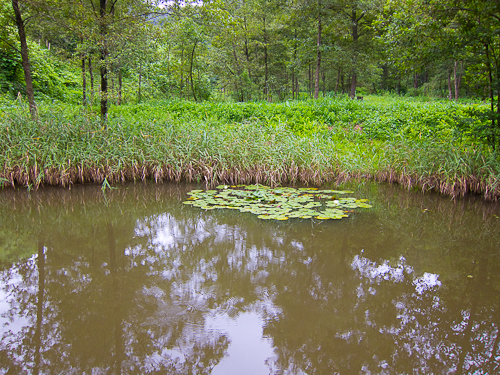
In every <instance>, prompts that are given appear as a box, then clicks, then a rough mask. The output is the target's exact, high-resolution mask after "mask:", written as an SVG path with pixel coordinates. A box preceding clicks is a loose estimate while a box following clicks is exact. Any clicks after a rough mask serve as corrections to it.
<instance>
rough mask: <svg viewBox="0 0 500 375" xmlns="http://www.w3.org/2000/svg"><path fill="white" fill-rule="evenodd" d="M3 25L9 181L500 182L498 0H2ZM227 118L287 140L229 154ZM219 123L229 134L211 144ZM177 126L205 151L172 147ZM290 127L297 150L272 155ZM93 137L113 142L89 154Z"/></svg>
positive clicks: (0, 76) (479, 187)
mask: <svg viewBox="0 0 500 375" xmlns="http://www.w3.org/2000/svg"><path fill="white" fill-rule="evenodd" d="M0 25H1V28H0V87H1V90H0V91H1V103H2V104H1V105H2V110H3V112H2V125H3V126H2V133H1V134H0V135H1V136H2V143H3V144H4V146H3V147H4V150H3V152H2V158H3V160H2V165H3V170H2V173H1V175H0V182H1V183H10V184H12V185H14V183H21V184H25V185H27V186H31V185H34V186H38V185H39V184H41V183H47V184H51V183H56V184H58V183H62V184H63V185H64V184H67V183H73V182H78V181H80V182H83V181H85V180H87V181H88V180H92V181H98V182H102V181H104V180H106V181H107V179H110V180H119V179H122V180H123V179H128V178H130V177H132V178H135V177H137V176H139V177H141V178H145V177H146V176H150V177H151V176H154V178H155V179H162V178H176V179H180V178H181V176H183V177H186V176H189V178H188V179H195V180H203V179H205V180H207V181H208V180H228V179H229V180H239V179H241V178H242V177H241V176H243V175H246V176H247V177H245V178H246V179H247V180H251V179H253V180H258V179H259V178H257V177H256V176H258V175H261V174H262V175H263V176H265V177H263V179H264V180H266V181H268V182H272V183H279V182H283V181H293V180H294V179H299V180H301V181H303V182H307V181H309V180H310V177H307V176H316V177H313V178H312V180H313V182H321V181H323V180H325V179H326V180H328V179H329V178H331V177H325V176H326V175H328V173H330V174H331V176H336V178H338V177H339V176H340V175H342V176H346V175H347V176H349V175H357V176H361V175H370V176H375V177H377V176H378V178H380V179H382V180H384V179H386V180H396V181H399V182H402V183H405V184H407V185H410V186H411V185H412V184H416V185H418V186H424V187H425V186H426V187H427V188H432V189H438V190H441V191H442V192H448V193H450V194H451V195H457V194H464V193H466V192H478V193H481V194H484V196H485V197H488V198H492V199H496V197H497V196H499V195H500V193H499V190H500V188H499V186H498V185H499V184H498V181H499V179H498V177H497V176H498V170H499V167H498V165H499V160H498V153H497V149H498V145H499V140H500V115H499V114H500V105H499V100H500V96H499V95H498V90H499V86H500V85H499V82H500V1H496V0H495V1H491V0H490V1H487V0H445V1H436V0H350V1H346V0H315V1H309V0H288V1H287V0H273V1H264V0H238V1H231V0H215V1H207V2H203V1H196V2H177V1H168V2H165V1H146V0H99V1H96V0H70V1H57V0H44V1H39V0H12V1H10V0H0ZM368 95H378V98H377V97H374V96H370V97H369V99H368V97H367V96H368ZM25 98H26V99H25ZM348 98H351V99H348ZM362 98H364V99H365V100H364V101H361V100H360V99H362ZM396 98H406V99H405V100H403V101H401V100H399V99H396ZM411 98H414V99H411ZM14 99H15V100H14ZM352 99H354V100H352ZM436 99H446V101H448V103H445V102H444V101H443V100H441V101H439V100H437V101H436ZM26 101H27V102H28V107H29V110H30V111H29V113H30V118H31V120H29V121H28V118H26V117H23V113H24V112H23V108H24V105H25V103H26ZM188 101H189V102H188ZM194 102H204V103H201V104H195V103H194ZM189 103H191V104H189ZM231 103H232V104H231ZM238 103H242V104H238ZM51 116H52V117H51ZM97 117H99V121H97ZM69 123H71V125H67V124H69ZM181 123H182V124H183V125H182V126H183V128H182V131H181V129H180V128H179V127H180V126H181ZM65 124H66V125H65ZM124 124H128V125H127V126H124ZM131 124H132V125H131ZM160 124H161V125H160ZM186 124H188V125H189V126H188V125H186ZM215 124H217V125H216V126H215ZM235 124H237V125H238V126H235ZM249 124H250V125H249ZM65 126H67V127H68V129H69V130H68V129H66V130H65V133H64V132H63V133H61V132H62V131H63V130H64V127H65ZM186 126H188V128H189V127H190V128H189V129H191V130H189V129H188V128H186ZM159 127H161V129H160V128H159ZM247 127H248V128H252V130H248V129H247ZM123 128H125V129H126V130H123ZM215 128H217V129H218V130H219V131H220V132H221V134H222V133H224V132H225V133H227V132H228V131H230V132H233V133H231V137H230V138H231V140H232V141H233V143H234V141H235V140H237V139H239V138H238V137H243V138H241V141H242V142H243V141H244V138H245V137H249V134H247V133H245V131H246V130H244V129H247V130H248V131H257V130H259V129H260V131H262V129H265V131H266V132H267V133H268V134H267V135H269V134H271V133H273V132H274V133H273V134H275V135H276V140H274V139H272V142H271V143H270V141H269V140H268V139H267V138H266V139H262V144H261V145H260V148H259V147H257V146H258V142H257V140H259V139H260V138H262V137H261V136H260V135H258V134H256V133H253V134H252V135H251V137H252V138H246V139H253V140H254V142H253V149H252V150H250V151H248V152H249V154H248V153H246V152H245V151H244V150H243V151H242V148H241V147H240V148H239V149H238V148H236V149H235V148H234V146H230V145H227V147H226V148H227V149H228V150H229V149H232V151H233V153H236V154H240V155H243V156H241V159H239V160H238V161H236V162H235V161H234V160H233V161H228V160H227V158H228V157H229V156H221V151H220V145H222V144H224V142H229V140H225V141H224V140H220V139H219V138H218V137H219V136H218V135H216V134H212V133H210V132H213V131H215V130H214V129H215ZM14 129H15V130H16V131H17V132H18V134H17V135H16V137H18V138H15V137H14ZM117 129H120V132H123V133H120V134H118V133H116V131H117ZM165 129H167V130H168V129H171V130H168V131H167V130H165ZM200 129H201V130H202V131H201V133H203V132H204V133H203V134H204V135H203V137H202V141H200V142H202V143H200V144H199V145H198V146H199V149H197V148H196V147H197V146H196V142H195V140H196V139H198V138H197V137H199V136H198V134H199V133H200ZM270 129H271V130H272V131H271V133H269V131H270ZM191 131H192V132H194V133H193V134H191V133H190V132H191ZM51 132H54V133H53V134H52V133H51ZM82 132H83V133H85V134H83V133H82ZM99 132H102V134H101V135H100V137H102V139H101V138H99V139H97V138H98V134H100V133H99ZM165 132H167V133H168V135H167V136H166V135H165V134H166V133H165ZM207 132H208V133H207ZM234 132H242V134H239V135H238V134H235V133H234ZM287 132H290V134H289V135H288V133H287ZM174 133H175V134H178V133H179V134H181V135H175V136H174ZM195 133H196V134H195ZM209 133H210V134H209ZM190 134H191V135H190ZM207 134H209V137H208V138H210V139H212V140H217V142H219V143H217V142H215V143H214V146H213V147H214V148H213V149H212V150H211V151H212V152H208V153H207V151H206V150H207V145H206V144H203V142H207V139H208V138H207ZM259 134H260V133H259ZM287 136H289V137H291V138H289V139H288V140H286V141H283V137H287ZM85 137H90V138H89V139H90V141H89V140H88V139H87V138H85ZM162 137H163V138H162ZM175 137H177V138H182V137H187V138H185V139H184V142H183V143H179V145H178V146H179V147H178V148H179V149H183V147H184V148H186V147H187V146H186V142H187V141H189V147H188V148H189V151H188V152H187V154H186V151H185V150H184V151H182V152H181V151H178V152H177V153H174V154H171V155H170V157H166V156H165V155H166V153H168V152H167V151H166V150H171V149H172V148H175V147H173V145H174V144H175V142H176V138H175ZM190 137H191V138H190ZM293 137H295V138H293ZM314 137H316V138H317V140H316V142H319V143H315V144H314V145H313V144H312V143H311V138H314ZM318 137H319V138H318ZM148 138H150V139H148ZM278 138H279V139H280V141H279V144H280V145H281V146H280V147H282V145H284V144H285V145H287V144H288V145H289V146H290V150H292V149H293V150H294V151H290V154H288V155H283V152H278V153H277V154H276V160H274V161H270V160H269V159H268V156H266V155H271V154H273V153H276V144H277V143H278V141H277V139H278ZM114 139H115V140H116V142H117V143H116V144H114V143H112V142H113V140H114ZM139 139H140V140H141V142H146V143H144V144H142V143H141V144H139V143H138V142H139ZM304 139H306V142H309V145H310V147H311V149H310V150H305V149H304V147H305V146H302V149H301V147H298V146H297V142H304ZM54 140H56V143H53V141H54ZM129 141H130V142H131V143H130V149H129V151H128V152H129V154H128V155H123V153H122V154H119V155H114V154H110V152H111V151H110V150H111V149H117V148H120V149H121V148H122V146H123V148H126V147H125V146H127V145H129V143H127V142H129ZM158 141H160V143H161V142H163V143H164V144H163V146H164V148H165V149H162V150H161V151H160V150H157V151H158V154H157V155H150V154H148V152H146V151H145V149H147V148H148V146H147V142H152V143H155V144H157V142H158ZM40 142H45V143H43V144H42V143H40ZM50 142H52V143H50ZM82 142H83V143H82ZM85 142H87V143H85ZM89 142H94V143H95V144H96V145H97V143H98V142H102V144H104V145H105V146H100V147H97V146H96V149H94V150H93V151H92V152H95V153H96V154H95V157H90V156H88V155H90V154H92V152H91V151H89V150H88V147H89ZM110 142H111V143H110ZM124 142H125V143H124ZM221 142H222V143H221ZM287 142H288V143H287ZM322 142H323V143H322ZM324 142H330V144H329V145H328V147H327V146H326V144H325V143H324ZM426 142H427V143H426ZM94 143H92V144H94ZM236 143H237V142H236ZM313 143H314V142H313ZM217 144H218V146H217ZM270 144H272V147H271V148H270V149H269V145H270ZM292 144H293V145H294V146H293V147H292ZM44 145H45V146H46V147H47V153H46V154H44V153H43V152H42V151H41V150H43V149H44ZM70 146H71V147H75V148H74V150H73V152H74V156H72V157H68V152H69V150H70ZM84 146H85V147H84ZM103 147H104V148H103ZM360 147H361V148H363V149H362V150H361V149H359V148H360ZM443 147H445V148H446V147H447V148H446V149H444V148H443ZM322 148H325V150H326V149H330V151H329V152H328V151H325V152H323V153H322V155H323V157H324V160H322V161H318V160H317V156H314V155H313V154H314V153H315V152H316V154H317V150H318V149H322ZM49 149H50V151H49ZM215 149H217V151H215ZM257 149H259V150H260V151H259V152H260V153H261V154H259V155H261V156H256V154H255V152H256V151H255V150H257ZM339 149H343V150H344V152H343V153H342V152H340V151H339ZM30 150H32V151H33V150H36V152H34V151H33V152H31V154H30ZM139 150H140V151H139ZM315 150H316V151H315ZM332 150H336V151H335V152H336V156H335V158H334V159H332V158H333V157H334V156H333V155H330V154H331V153H332V152H333V151H332ZM162 152H163V154H162ZM179 152H180V154H179ZM308 153H310V157H311V158H312V159H310V160H308V159H307V157H306V156H304V155H308ZM329 153H330V154H329ZM346 153H347V154H349V157H348V158H346V157H345V155H346ZM82 154H87V159H85V158H84V157H83V156H82ZM146 154H147V155H146ZM246 154H248V155H252V157H251V158H249V157H248V155H246ZM292 154H293V155H292ZM214 155H215V156H214ZM228 155H229V154H228ZM245 155H246V156H245ZM339 155H340V156H339ZM342 155H343V156H342ZM443 155H448V156H449V160H448V159H446V160H445V161H443V160H441V159H442V158H443V157H444V156H443ZM356 157H357V158H359V160H357V161H356V160H354V159H353V158H356ZM72 158H73V159H72ZM252 158H253V159H252ZM440 158H441V159H440ZM243 159H245V161H244V160H243ZM424 159H425V160H426V161H427V163H424V164H423V165H418V164H419V163H420V164H422V160H424ZM417 162H418V163H417ZM311 163H312V164H311ZM367 163H368V164H367ZM450 163H451V164H453V166H450V167H449V168H448V166H449V165H450ZM332 165H333V167H332ZM313 166H314V168H313ZM328 166H329V167H328ZM443 166H444V167H443ZM207 168H208V170H209V172H206V170H207ZM273 168H274V169H273ZM294 168H297V169H296V170H295V172H290V171H292V170H294ZM322 168H325V169H324V170H323V169H322ZM328 168H330V170H331V171H330V172H328V173H327V170H328ZM443 168H444V169H443ZM139 170H142V172H139ZM273 170H275V171H277V172H271V171H273ZM286 170H288V172H285V171H286ZM85 171H86V172H85ZM252 171H253V172H252ZM257 171H264V172H263V173H261V172H257ZM56 172H57V173H56ZM65 176H66V177H65ZM67 176H72V177H67ZM280 176H281V177H280ZM294 176H295V177H294ZM183 177H182V178H183Z"/></svg>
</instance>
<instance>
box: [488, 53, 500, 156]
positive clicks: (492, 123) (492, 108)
mask: <svg viewBox="0 0 500 375" xmlns="http://www.w3.org/2000/svg"><path fill="white" fill-rule="evenodd" d="M484 47H485V52H486V68H487V71H488V79H489V82H490V90H489V96H490V104H491V112H492V114H493V113H494V112H495V97H494V94H493V72H492V68H491V59H490V51H489V46H488V45H487V44H485V46H484ZM498 99H499V100H500V95H498ZM498 110H499V107H498V106H497V112H498ZM498 121H500V119H498ZM495 133H496V127H495V118H493V117H492V119H491V137H490V143H491V145H492V146H493V149H494V150H495V149H496V137H495Z"/></svg>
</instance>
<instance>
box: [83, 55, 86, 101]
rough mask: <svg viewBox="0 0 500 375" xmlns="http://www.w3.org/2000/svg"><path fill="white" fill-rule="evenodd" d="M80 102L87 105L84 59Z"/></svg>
mask: <svg viewBox="0 0 500 375" xmlns="http://www.w3.org/2000/svg"><path fill="white" fill-rule="evenodd" d="M82 102H83V105H84V106H86V105H87V73H86V71H85V57H82Z"/></svg>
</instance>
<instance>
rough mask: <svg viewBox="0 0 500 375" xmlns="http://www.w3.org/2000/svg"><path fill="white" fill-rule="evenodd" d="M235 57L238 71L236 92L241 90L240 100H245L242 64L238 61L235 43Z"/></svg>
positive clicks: (235, 79) (235, 78)
mask: <svg viewBox="0 0 500 375" xmlns="http://www.w3.org/2000/svg"><path fill="white" fill-rule="evenodd" d="M233 57H234V64H235V68H236V69H235V71H236V76H235V77H234V81H235V87H236V92H239V94H240V101H241V102H244V101H245V97H244V95H243V82H242V81H241V73H242V71H241V66H240V63H239V61H238V55H237V54H236V45H235V44H234V43H233ZM238 83H239V84H238Z"/></svg>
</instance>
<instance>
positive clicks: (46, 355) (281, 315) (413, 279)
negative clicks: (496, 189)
mask: <svg viewBox="0 0 500 375" xmlns="http://www.w3.org/2000/svg"><path fill="white" fill-rule="evenodd" d="M192 188H195V186H186V185H174V184H165V185H152V184H146V185H143V184H136V185H126V186H123V187H119V188H118V189H116V190H113V191H111V192H109V191H108V192H107V194H106V196H103V194H102V191H101V189H100V187H97V186H90V187H89V186H86V187H82V186H79V187H74V188H73V189H72V190H62V189H56V188H45V189H41V190H39V191H37V192H31V194H28V192H26V191H17V192H16V191H12V190H4V191H1V192H0V214H1V216H0V220H1V221H0V374H7V373H8V374H110V373H113V374H119V373H121V374H152V373H157V374H231V375H232V374H238V375H243V374H251V375H259V374H336V373H339V374H430V373H434V374H449V373H456V374H460V373H466V374H472V373H473V374H495V373H500V350H499V339H500V333H499V326H500V256H499V255H500V219H499V218H498V217H499V216H500V207H499V205H495V204H491V203H484V202H481V201H480V200H477V199H465V200H460V201H458V202H455V203H454V202H452V201H450V200H449V199H448V198H443V197H440V196H437V195H423V194H420V193H416V192H407V191H404V190H401V189H399V188H397V187H395V186H387V185H376V184H371V183H370V184H364V185H360V186H355V185H354V186H351V188H353V189H354V190H356V191H357V194H356V195H357V196H358V197H359V198H369V199H370V201H371V202H372V204H373V205H374V208H373V209H371V210H364V211H359V212H356V213H355V214H353V215H352V216H351V217H350V218H348V219H344V220H341V221H337V220H333V221H325V222H311V221H310V220H309V221H308V220H304V221H302V222H301V221H298V220H296V221H288V222H279V223H277V222H269V221H261V220H259V219H258V218H256V217H255V216H253V215H251V214H243V213H239V212H235V211H224V210H222V211H210V212H201V211H199V210H198V209H196V208H194V207H188V206H185V205H182V204H181V202H182V200H183V199H185V198H186V192H187V191H188V190H189V189H192Z"/></svg>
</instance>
